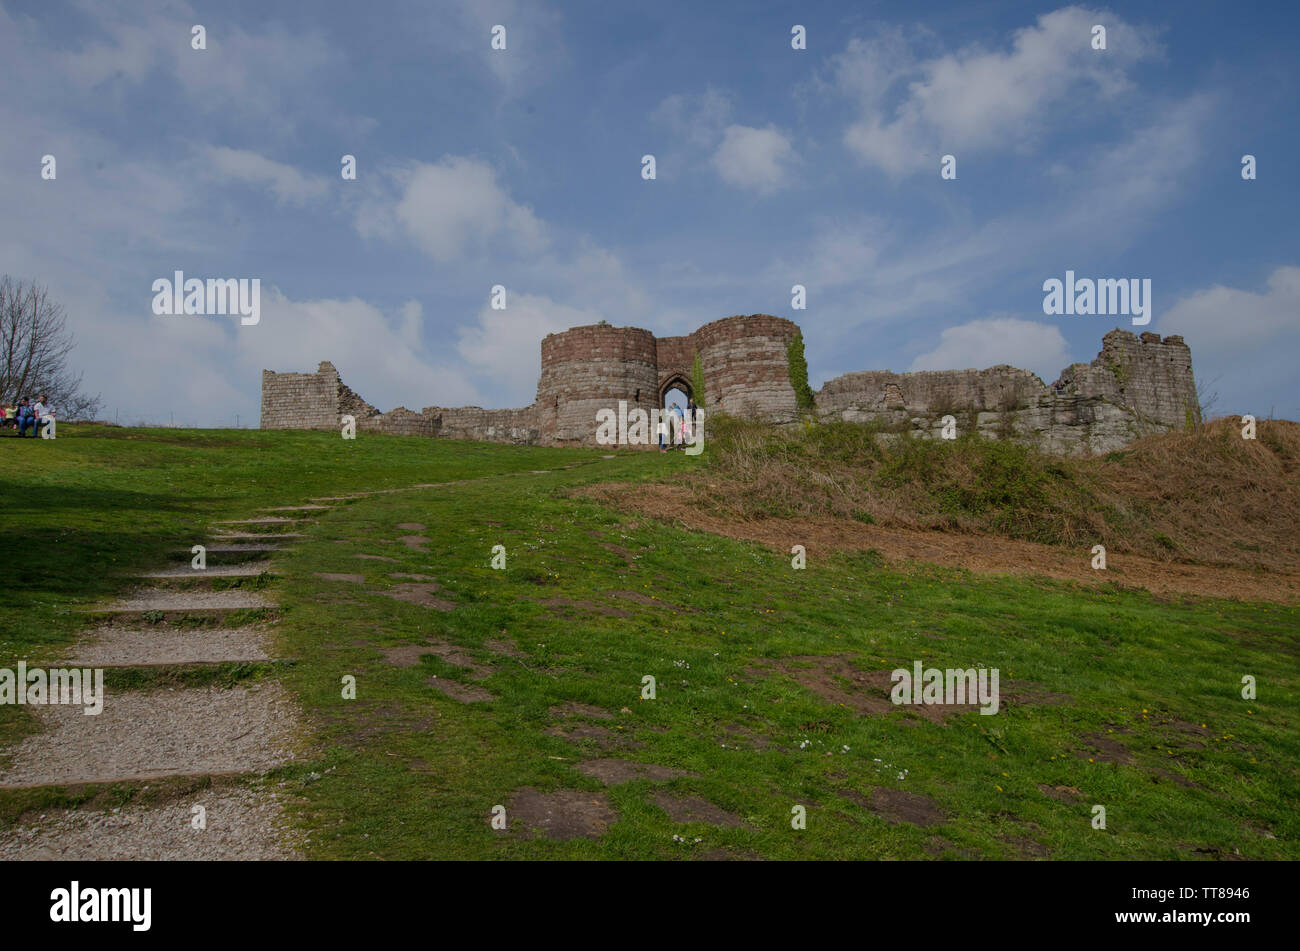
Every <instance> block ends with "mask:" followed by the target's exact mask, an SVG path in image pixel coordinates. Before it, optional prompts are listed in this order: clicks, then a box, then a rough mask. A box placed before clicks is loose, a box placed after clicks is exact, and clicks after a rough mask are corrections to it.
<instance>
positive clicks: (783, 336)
mask: <svg viewBox="0 0 1300 951" xmlns="http://www.w3.org/2000/svg"><path fill="white" fill-rule="evenodd" d="M797 333H799V325H798V324H796V323H794V322H793V321H790V320H786V319H785V318H783V317H772V316H770V315H769V314H753V315H751V316H748V317H724V318H723V319H721V320H715V321H713V322H712V323H707V324H705V325H704V326H703V327H701V328H700V329H699V330H697V331H695V333H693V334H691V336H692V337H693V338H694V341H695V346H696V349H697V350H698V351H699V354H700V364H701V367H702V368H703V370H704V387H705V389H706V390H707V391H708V392H707V393H706V399H707V407H708V409H710V410H713V411H714V412H717V411H719V410H721V411H722V412H725V413H729V414H731V415H733V416H746V417H749V418H752V419H764V420H767V421H769V422H790V421H791V420H793V419H795V417H796V409H797V407H796V403H795V396H794V387H793V386H791V385H790V366H789V360H788V358H787V355H786V345H787V344H789V342H790V341H791V340H792V339H793V338H794V336H795V334H797Z"/></svg>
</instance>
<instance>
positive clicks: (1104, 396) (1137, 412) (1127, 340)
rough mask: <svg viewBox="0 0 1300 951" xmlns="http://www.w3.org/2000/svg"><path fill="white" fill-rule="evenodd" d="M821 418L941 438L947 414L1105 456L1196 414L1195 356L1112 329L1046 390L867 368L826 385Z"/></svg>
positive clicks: (1046, 444) (975, 373) (996, 370)
mask: <svg viewBox="0 0 1300 951" xmlns="http://www.w3.org/2000/svg"><path fill="white" fill-rule="evenodd" d="M815 399H816V407H817V413H818V415H819V416H820V417H822V418H837V419H843V420H846V421H849V422H875V423H883V424H885V425H887V426H891V427H897V428H900V429H911V430H913V431H920V432H922V433H924V434H928V435H933V434H937V433H938V432H939V430H940V429H941V428H942V424H941V422H940V421H941V420H942V418H943V417H944V416H945V415H949V414H951V415H953V416H954V417H955V418H956V419H957V421H958V429H959V431H960V430H961V428H962V427H964V426H969V425H974V426H975V427H976V428H977V429H978V430H979V431H980V432H981V433H983V434H984V435H987V436H991V437H1003V436H1010V437H1012V438H1015V439H1018V440H1020V441H1022V442H1027V443H1031V444H1033V445H1036V446H1038V447H1039V448H1042V449H1045V450H1047V451H1049V452H1064V453H1082V452H1109V451H1111V450H1113V449H1117V448H1119V447H1121V446H1124V445H1127V444H1128V443H1130V442H1132V441H1133V440H1134V439H1137V438H1139V437H1140V436H1144V435H1147V434H1149V433H1153V432H1162V431H1167V430H1170V429H1181V428H1183V427H1185V426H1186V425H1187V424H1188V423H1189V422H1192V421H1197V420H1199V418H1200V410H1199V404H1198V403H1197V399H1196V382H1195V380H1194V378H1193V376H1192V354H1191V350H1189V349H1188V347H1187V344H1185V343H1184V342H1183V338H1182V337H1177V336H1169V337H1166V338H1165V339H1164V340H1161V339H1160V336H1159V334H1153V333H1144V334H1143V335H1142V336H1141V338H1139V337H1137V336H1135V335H1134V334H1132V333H1130V332H1129V331H1127V330H1119V329H1116V330H1112V331H1111V332H1110V333H1108V334H1106V336H1105V337H1104V338H1102V350H1101V353H1099V354H1098V355H1097V358H1096V359H1095V360H1093V361H1092V363H1075V364H1073V365H1071V366H1069V367H1066V368H1065V369H1064V370H1062V371H1061V375H1060V377H1059V378H1058V379H1057V380H1056V382H1055V383H1053V384H1052V385H1051V386H1050V387H1049V386H1047V385H1046V384H1044V383H1043V381H1042V380H1040V379H1039V378H1038V377H1037V376H1036V375H1035V374H1033V373H1030V372H1029V371H1027V370H1018V369H1016V368H1015V367H1010V366H996V367H991V368H989V369H987V370H935V371H923V372H919V373H890V372H888V371H879V370H869V371H866V372H862V373H847V374H845V375H844V376H839V377H836V378H835V379H833V380H829V381H827V383H826V385H825V386H823V387H822V389H821V391H820V392H819V393H817V394H816V397H815Z"/></svg>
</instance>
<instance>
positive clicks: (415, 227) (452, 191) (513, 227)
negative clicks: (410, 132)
mask: <svg viewBox="0 0 1300 951" xmlns="http://www.w3.org/2000/svg"><path fill="white" fill-rule="evenodd" d="M389 179H390V183H391V184H393V185H396V187H397V191H398V192H399V194H396V195H394V194H392V193H391V189H388V190H387V191H386V192H381V193H380V194H377V195H372V197H371V198H370V199H369V200H368V201H366V202H364V203H363V205H362V207H361V209H360V210H359V211H358V214H357V219H356V227H357V231H358V232H359V233H360V234H361V235H362V237H371V236H380V237H384V238H388V239H390V240H392V239H396V238H398V237H401V236H405V237H409V238H411V239H412V240H414V241H415V242H416V244H417V245H419V247H420V248H421V250H423V251H424V252H425V253H426V254H428V255H429V256H430V257H431V258H433V259H434V260H435V261H437V262H439V263H444V262H448V261H453V260H456V259H458V258H461V257H464V256H465V255H467V254H470V253H472V252H475V251H481V250H484V249H485V248H487V247H488V246H489V243H491V244H492V245H493V246H495V245H496V244H497V243H498V242H500V241H505V242H506V243H507V244H509V245H510V247H511V248H512V249H513V250H515V251H519V252H523V253H528V254H536V253H538V252H540V251H542V250H544V249H545V247H546V245H547V243H548V238H547V235H546V232H545V229H544V228H543V226H542V223H541V222H540V221H539V220H538V219H537V217H536V216H535V215H534V214H533V212H532V209H531V208H528V207H526V206H524V205H521V204H519V203H517V202H515V201H514V200H513V199H512V198H511V197H510V196H509V195H508V194H507V193H506V190H505V189H504V188H502V186H501V185H500V184H499V183H498V182H497V175H496V172H495V171H494V170H493V169H492V167H491V166H490V165H487V164H486V163H484V162H480V161H478V160H476V159H470V158H464V157H461V156H448V157H447V158H444V159H443V160H442V161H441V162H439V163H437V164H428V163H423V162H417V163H415V164H414V165H412V166H410V167H408V168H405V169H400V170H397V171H395V172H392V173H390V175H389Z"/></svg>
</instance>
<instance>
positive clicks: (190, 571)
mask: <svg viewBox="0 0 1300 951" xmlns="http://www.w3.org/2000/svg"><path fill="white" fill-rule="evenodd" d="M211 550H212V549H208V551H209V552H210V551H211ZM261 574H271V562H269V561H246V562H244V563H243V564H238V565H218V566H217V567H213V568H204V569H202V570H199V569H196V568H191V567H189V566H188V565H186V566H185V567H183V568H168V569H167V570H166V571H150V572H148V573H147V574H142V575H140V577H141V578H149V579H151V580H154V581H174V580H178V579H179V580H182V581H190V580H195V581H200V580H202V579H204V578H255V577H257V576H258V575H261Z"/></svg>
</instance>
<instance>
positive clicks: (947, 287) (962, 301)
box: [0, 0, 1300, 426]
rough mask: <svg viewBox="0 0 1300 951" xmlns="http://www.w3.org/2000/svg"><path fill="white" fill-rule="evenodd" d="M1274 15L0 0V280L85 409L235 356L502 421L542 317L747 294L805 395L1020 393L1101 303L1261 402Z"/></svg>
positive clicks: (185, 405) (154, 414) (1280, 132)
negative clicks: (939, 385)
mask: <svg viewBox="0 0 1300 951" xmlns="http://www.w3.org/2000/svg"><path fill="white" fill-rule="evenodd" d="M1298 20H1300V12H1297V7H1296V5H1295V4H1293V3H1281V2H1279V3H1271V4H1270V3H1260V4H1258V5H1252V6H1251V7H1250V12H1249V15H1244V14H1234V12H1233V5H1232V4H1228V3H1198V2H1195V0H1174V2H1169V3H1159V2H1152V3H1143V4H1124V5H1121V6H1120V7H1119V8H1118V9H1116V10H1112V9H1110V8H1105V7H1100V8H1092V7H1083V6H1060V5H1057V4H1033V3H999V2H983V3H978V4H975V3H970V2H967V0H962V2H955V3H933V4H928V3H927V4H918V3H915V2H909V3H896V4H895V3H890V4H886V3H869V2H865V3H864V2H854V3H848V2H839V3H821V2H815V0H803V2H798V3H770V2H761V0H744V2H736V3H710V4H700V3H698V2H674V0H659V2H655V3H649V4H630V3H629V4H624V3H618V4H610V3H608V2H605V0H592V2H565V3H547V2H544V0H499V2H498V0H450V2H436V0H435V2H429V0H419V2H415V0H412V2H383V0H376V2H373V3H368V4H363V5H359V4H355V3H350V2H341V0H321V2H313V3H268V2H263V0H258V2H239V0H235V2H221V3H212V4H202V3H194V4H189V3H185V2H134V0H124V2H121V3H113V4H105V3H93V2H59V0H39V2H8V0H0V62H3V69H2V70H0V273H8V274H11V275H14V276H16V277H20V278H23V279H35V280H37V281H39V282H41V283H43V284H46V285H48V286H49V288H50V290H51V291H52V292H53V294H54V296H55V297H56V298H57V299H58V300H59V301H61V302H62V303H63V304H64V305H65V307H66V308H67V310H68V313H69V317H70V323H71V325H72V326H73V328H74V330H75V333H76V335H77V338H78V341H79V343H78V348H77V351H76V359H77V362H78V363H79V366H80V368H81V369H83V370H84V372H85V381H86V384H87V387H88V389H89V390H90V391H91V392H100V393H102V395H103V397H104V402H105V407H106V415H107V417H108V418H109V419H112V418H114V416H115V415H117V416H118V418H120V419H121V421H122V422H124V423H125V422H131V423H134V422H136V421H139V420H145V421H151V422H166V421H168V419H174V420H175V421H176V422H177V423H181V424H185V425H202V426H230V425H234V424H235V422H236V418H238V420H239V423H240V425H244V426H248V425H256V420H257V414H258V404H259V386H260V371H261V370H262V369H263V368H266V369H275V370H281V371H284V370H298V371H303V370H313V369H315V366H316V364H317V363H318V362H319V361H320V360H325V359H328V360H331V361H333V362H334V363H335V364H336V365H337V366H338V367H339V369H340V371H341V373H342V375H343V378H344V380H345V381H346V382H347V383H348V384H349V385H350V386H352V387H353V389H355V390H357V391H358V392H360V393H361V394H362V395H363V396H365V397H366V398H367V399H368V400H369V401H370V402H372V403H374V404H376V405H378V406H379V407H380V408H381V409H390V408H392V407H394V406H396V405H398V404H404V405H406V406H408V407H411V408H414V409H418V408H420V407H422V406H426V405H432V404H438V405H461V404H478V405H482V406H488V407H500V406H521V405H526V404H527V403H529V402H531V400H532V397H533V395H534V391H535V388H536V382H537V375H538V370H539V357H538V343H539V341H540V340H541V338H542V337H543V336H544V335H545V334H546V333H548V332H551V331H555V330H561V329H564V328H566V327H570V326H573V325H576V324H582V323H593V322H595V321H597V320H602V319H604V320H608V321H609V322H611V323H613V324H616V325H634V326H640V327H645V328H648V329H650V330H652V331H654V332H655V333H658V334H664V335H667V334H678V333H686V332H689V331H691V330H693V329H694V328H695V327H697V326H699V325H700V324H703V323H705V322H707V321H710V320H714V319H717V318H719V317H725V316H728V315H731V314H749V313H758V312H762V313H771V314H778V315H781V316H785V317H789V318H792V319H794V320H795V321H797V322H798V323H799V324H800V325H801V326H802V327H803V329H804V336H805V340H806V344H807V351H808V361H809V367H810V371H811V375H812V377H813V379H812V382H813V384H814V386H818V385H820V384H821V383H822V382H823V381H825V380H826V379H828V378H830V377H833V376H836V375H838V374H840V373H845V372H848V371H851V370H861V369H892V370H909V369H941V368H961V367H985V366H990V365H993V364H997V363H1010V364H1013V365H1018V366H1023V367H1026V368H1028V369H1031V370H1033V371H1035V372H1037V373H1038V374H1040V375H1041V376H1043V377H1044V378H1045V379H1046V380H1047V381H1048V382H1050V381H1051V380H1053V379H1055V377H1056V375H1057V373H1058V372H1059V371H1060V370H1061V368H1062V367H1064V366H1065V365H1066V364H1068V363H1070V362H1073V361H1087V360H1091V359H1092V358H1093V357H1094V356H1095V355H1096V353H1097V350H1098V349H1099V347H1100V341H1101V337H1102V335H1103V334H1104V333H1105V332H1106V331H1108V330H1110V329H1111V328H1112V327H1114V326H1125V327H1127V328H1129V329H1133V330H1136V331H1140V330H1142V329H1147V330H1156V331H1158V332H1160V333H1162V334H1169V333H1180V334H1183V335H1184V336H1185V337H1186V339H1187V342H1188V343H1189V344H1190V346H1191V347H1192V353H1193V359H1194V362H1195V367H1196V373H1197V377H1198V380H1199V381H1200V382H1201V383H1202V384H1203V386H1204V387H1205V389H1206V390H1207V391H1209V392H1212V393H1213V392H1217V393H1218V394H1219V401H1218V403H1217V404H1216V405H1215V411H1216V413H1218V414H1222V413H1228V412H1251V413H1255V414H1256V415H1259V416H1267V415H1277V416H1285V417H1289V418H1292V419H1297V418H1300V382H1297V381H1298V375H1297V374H1296V373H1295V370H1294V364H1295V361H1296V358H1297V356H1298V355H1300V228H1297V225H1296V212H1297V209H1300V184H1298V182H1297V171H1296V160H1295V157H1296V155H1297V154H1300V142H1297V138H1298V136H1300V133H1298V131H1297V122H1296V118H1297V116H1296V103H1297V101H1300V96H1298V95H1297V93H1300V89H1297V77H1298V74H1300V66H1298V65H1297V61H1296V57H1295V49H1296V46H1297V21H1298ZM195 24H202V25H203V26H204V28H205V30H206V43H207V48H206V49H205V50H194V49H192V48H191V36H192V27H193V26H194V25H195ZM496 24H501V25H503V26H505V27H506V49H505V50H504V51H494V50H492V48H491V39H492V36H491V30H492V27H493V26H494V25H496ZM795 24H801V25H803V26H804V27H805V28H806V34H807V49H806V50H794V49H792V48H791V27H792V26H793V25H795ZM1094 24H1102V25H1104V26H1105V27H1106V30H1107V37H1106V39H1107V43H1106V45H1107V48H1106V50H1105V51H1098V50H1094V49H1092V27H1093V25H1094ZM47 154H48V155H54V156H55V158H56V161H57V177H56V178H55V179H54V180H52V181H51V180H43V179H42V178H41V160H42V157H43V156H44V155H47ZM344 154H352V155H355V156H356V159H357V178H356V180H355V181H345V180H343V178H342V177H341V175H340V168H341V165H340V159H341V157H342V156H343V155H344ZM646 154H652V155H654V156H655V158H656V165H657V178H656V179H655V180H654V181H646V180H643V179H642V177H641V169H642V164H641V157H642V156H643V155H646ZM945 154H951V155H954V156H955V158H956V162H957V166H956V171H957V178H956V179H955V180H951V181H946V180H944V179H942V178H941V176H940V161H941V157H942V156H943V155H945ZM1245 154H1251V155H1254V156H1255V157H1256V160H1257V169H1258V178H1257V179H1256V180H1254V181H1244V180H1243V179H1242V176H1241V160H1242V156H1243V155H1245ZM1067 269H1068V270H1073V271H1075V272H1076V274H1078V275H1079V276H1081V277H1082V276H1090V277H1098V278H1100V277H1106V278H1149V279H1151V281H1152V289H1153V298H1154V308H1153V314H1154V316H1153V319H1152V322H1151V324H1150V325H1149V326H1148V327H1146V328H1140V327H1139V328H1134V327H1132V325H1131V324H1130V322H1129V320H1128V319H1127V318H1115V317H1109V318H1107V317H1097V316H1092V317H1079V316H1073V317H1067V316H1061V317H1054V316H1046V315H1044V314H1043V311H1042V302H1043V296H1044V293H1043V290H1042V285H1043V282H1044V281H1045V280H1047V279H1049V278H1052V277H1056V278H1063V277H1064V276H1065V271H1066V270H1067ZM175 270H182V271H184V272H185V274H186V275H187V276H188V277H200V278H209V277H213V278H230V277H233V278H259V279H260V280H261V283H262V307H261V311H262V312H261V321H260V323H259V324H258V325H256V326H241V325H240V323H239V321H238V319H232V318H226V317H203V316H191V317H182V318H168V317H158V316H155V315H154V314H153V312H152V309H151V302H152V299H153V292H152V289H151V287H152V284H153V281H154V280H155V279H158V278H162V277H170V276H171V274H172V272H173V271H175ZM796 283H797V284H803V285H805V286H806V287H807V309H806V310H801V311H795V310H792V308H791V290H790V289H791V286H792V285H793V284H796ZM495 284H502V285H504V286H505V287H506V288H507V295H508V296H507V301H508V307H507V309H506V310H504V311H498V310H493V309H491V307H490V306H489V296H490V291H491V288H492V286H493V285H495Z"/></svg>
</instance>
